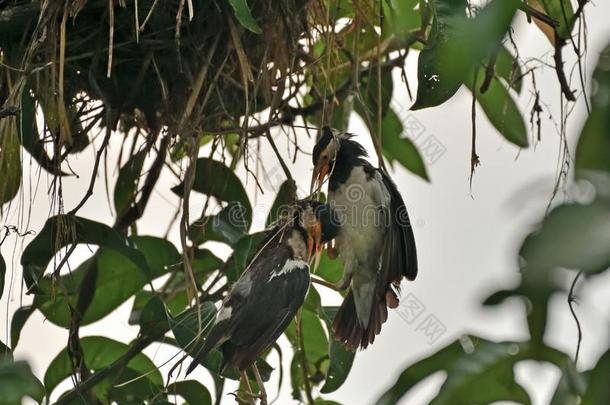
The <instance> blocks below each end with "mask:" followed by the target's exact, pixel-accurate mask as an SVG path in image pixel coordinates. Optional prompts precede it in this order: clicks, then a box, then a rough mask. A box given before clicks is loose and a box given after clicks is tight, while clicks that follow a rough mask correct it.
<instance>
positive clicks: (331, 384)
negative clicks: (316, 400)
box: [320, 339, 356, 394]
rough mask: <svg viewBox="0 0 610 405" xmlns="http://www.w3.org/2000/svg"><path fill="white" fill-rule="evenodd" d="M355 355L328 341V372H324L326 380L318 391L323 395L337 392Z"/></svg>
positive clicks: (350, 367) (334, 342)
mask: <svg viewBox="0 0 610 405" xmlns="http://www.w3.org/2000/svg"><path fill="white" fill-rule="evenodd" d="M355 355H356V354H355V353H354V352H352V351H349V350H346V349H345V347H344V346H343V345H342V344H340V343H339V342H337V341H336V340H334V339H332V340H331V341H330V348H329V351H328V356H329V357H330V364H329V366H328V371H327V372H326V378H325V382H324V385H323V386H322V388H321V389H320V392H321V393H323V394H329V393H331V392H334V391H336V390H338V389H339V388H340V387H341V386H342V385H343V383H344V382H345V380H347V376H348V375H349V372H350V370H351V369H352V364H353V362H354V357H355Z"/></svg>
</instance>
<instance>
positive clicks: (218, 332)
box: [187, 200, 337, 378]
mask: <svg viewBox="0 0 610 405" xmlns="http://www.w3.org/2000/svg"><path fill="white" fill-rule="evenodd" d="M336 224H337V220H336V218H334V212H333V211H332V209H331V208H330V207H329V206H328V205H326V204H322V203H320V202H317V201H310V200H306V201H301V202H298V203H297V204H296V205H295V206H294V207H293V208H292V209H291V212H290V214H289V218H288V219H287V220H284V221H280V223H279V224H278V225H276V226H275V227H274V228H273V229H271V230H270V231H268V236H267V238H266V240H265V241H263V242H262V245H261V248H260V250H259V251H258V252H257V253H256V254H255V255H254V257H253V259H252V260H251V262H250V263H249V264H248V266H247V267H246V270H245V271H244V272H243V273H242V275H241V276H240V278H239V279H238V280H237V281H236V282H235V284H234V285H233V286H232V288H231V290H230V292H229V294H228V295H227V296H226V297H225V298H224V300H223V302H222V305H221V307H220V309H219V311H218V313H217V315H216V318H215V320H214V324H213V326H212V328H211V329H210V332H209V334H208V335H207V337H206V340H205V342H204V345H203V346H202V348H201V349H200V350H199V352H198V353H196V354H195V356H194V360H193V362H192V363H191V364H190V365H189V367H188V369H187V374H188V373H190V372H191V371H193V370H194V369H195V367H197V365H198V364H199V363H200V361H201V360H202V359H203V358H204V357H205V356H206V354H207V353H209V352H210V351H212V350H214V349H216V348H218V349H220V351H221V352H222V355H223V359H222V366H221V371H224V370H225V369H226V368H228V367H234V368H237V369H238V370H239V371H240V372H241V373H242V377H244V372H245V370H246V369H247V368H248V367H250V366H253V365H254V362H255V361H256V359H257V358H258V357H259V356H260V355H261V354H262V353H263V352H264V351H265V350H267V349H268V348H269V347H270V346H271V345H272V344H273V343H274V342H275V341H276V340H277V339H278V338H279V337H280V335H281V334H282V333H283V332H284V330H285V329H286V328H287V327H288V325H289V324H290V321H291V320H292V318H293V317H294V316H295V314H296V313H297V311H298V309H299V308H300V307H301V305H302V304H303V301H304V300H305V296H306V295H307V291H308V289H309V282H310V277H309V261H310V259H311V258H312V257H315V256H319V255H320V254H321V252H322V247H323V244H324V243H325V242H328V241H330V240H331V239H332V238H334V237H335V235H336V234H337V225H336ZM254 372H255V375H256V376H257V378H258V372H257V370H254Z"/></svg>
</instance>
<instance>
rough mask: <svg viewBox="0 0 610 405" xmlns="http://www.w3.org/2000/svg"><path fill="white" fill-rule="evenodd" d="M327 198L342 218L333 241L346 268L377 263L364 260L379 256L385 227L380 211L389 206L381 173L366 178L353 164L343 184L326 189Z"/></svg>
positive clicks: (368, 267)
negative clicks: (332, 190)
mask: <svg viewBox="0 0 610 405" xmlns="http://www.w3.org/2000/svg"><path fill="white" fill-rule="evenodd" d="M355 197H359V198H355ZM328 199H329V202H330V203H331V204H333V205H334V207H335V209H336V210H337V212H338V213H339V216H340V219H341V221H342V222H341V229H340V231H339V235H338V236H337V238H336V244H337V249H338V250H339V255H340V256H341V259H342V260H343V261H344V263H345V265H346V267H348V268H354V269H355V270H357V269H358V268H367V269H370V268H371V267H373V268H376V267H377V265H378V263H374V262H372V263H366V262H367V261H376V262H378V260H379V257H380V256H381V248H382V242H383V235H384V234H385V232H384V228H386V226H387V220H386V219H384V217H383V215H384V214H383V212H384V210H385V213H388V212H389V205H390V194H389V192H388V190H387V189H386V188H385V186H384V183H383V179H382V177H381V174H379V173H378V172H375V174H374V178H372V179H371V180H367V174H366V173H365V171H364V169H363V168H362V167H361V166H358V167H354V168H353V169H352V172H351V173H350V176H349V178H348V179H347V181H346V182H345V184H343V185H341V186H340V187H338V188H337V189H336V190H335V191H334V192H329V194H328Z"/></svg>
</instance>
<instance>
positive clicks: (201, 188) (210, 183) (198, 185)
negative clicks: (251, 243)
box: [172, 158, 252, 228]
mask: <svg viewBox="0 0 610 405" xmlns="http://www.w3.org/2000/svg"><path fill="white" fill-rule="evenodd" d="M183 188H184V183H180V184H179V185H178V186H176V187H174V188H172V191H173V192H174V193H176V194H177V195H178V196H180V197H182V194H183ZM193 190H194V191H197V192H200V193H203V194H207V195H210V196H212V197H215V198H217V199H219V200H221V201H226V202H232V201H234V202H237V203H240V204H241V205H242V206H243V207H244V208H245V215H244V220H245V223H246V228H249V227H250V224H251V223H252V206H251V205H250V200H249V199H248V194H247V193H246V190H245V189H244V186H243V185H242V183H241V181H240V180H239V178H238V177H237V176H236V175H235V173H234V172H233V171H232V170H231V169H229V168H228V167H227V166H225V165H224V164H222V162H219V161H217V160H212V159H208V158H199V159H197V168H196V171H195V181H194V184H193Z"/></svg>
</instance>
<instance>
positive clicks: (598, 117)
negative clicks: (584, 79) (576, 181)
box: [575, 45, 610, 175]
mask: <svg viewBox="0 0 610 405" xmlns="http://www.w3.org/2000/svg"><path fill="white" fill-rule="evenodd" d="M593 81H594V84H593V86H592V88H593V95H592V97H591V106H592V109H591V114H590V115H589V116H588V117H587V121H586V122H585V126H584V128H583V129H582V132H581V134H580V138H579V139H578V147H577V149H576V159H575V160H576V164H575V166H576V170H577V175H580V172H582V171H583V170H601V171H605V172H610V97H609V96H608V94H610V45H608V46H606V48H605V49H604V51H603V52H602V53H601V54H600V56H599V60H598V62H597V67H596V69H595V72H594V73H593Z"/></svg>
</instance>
